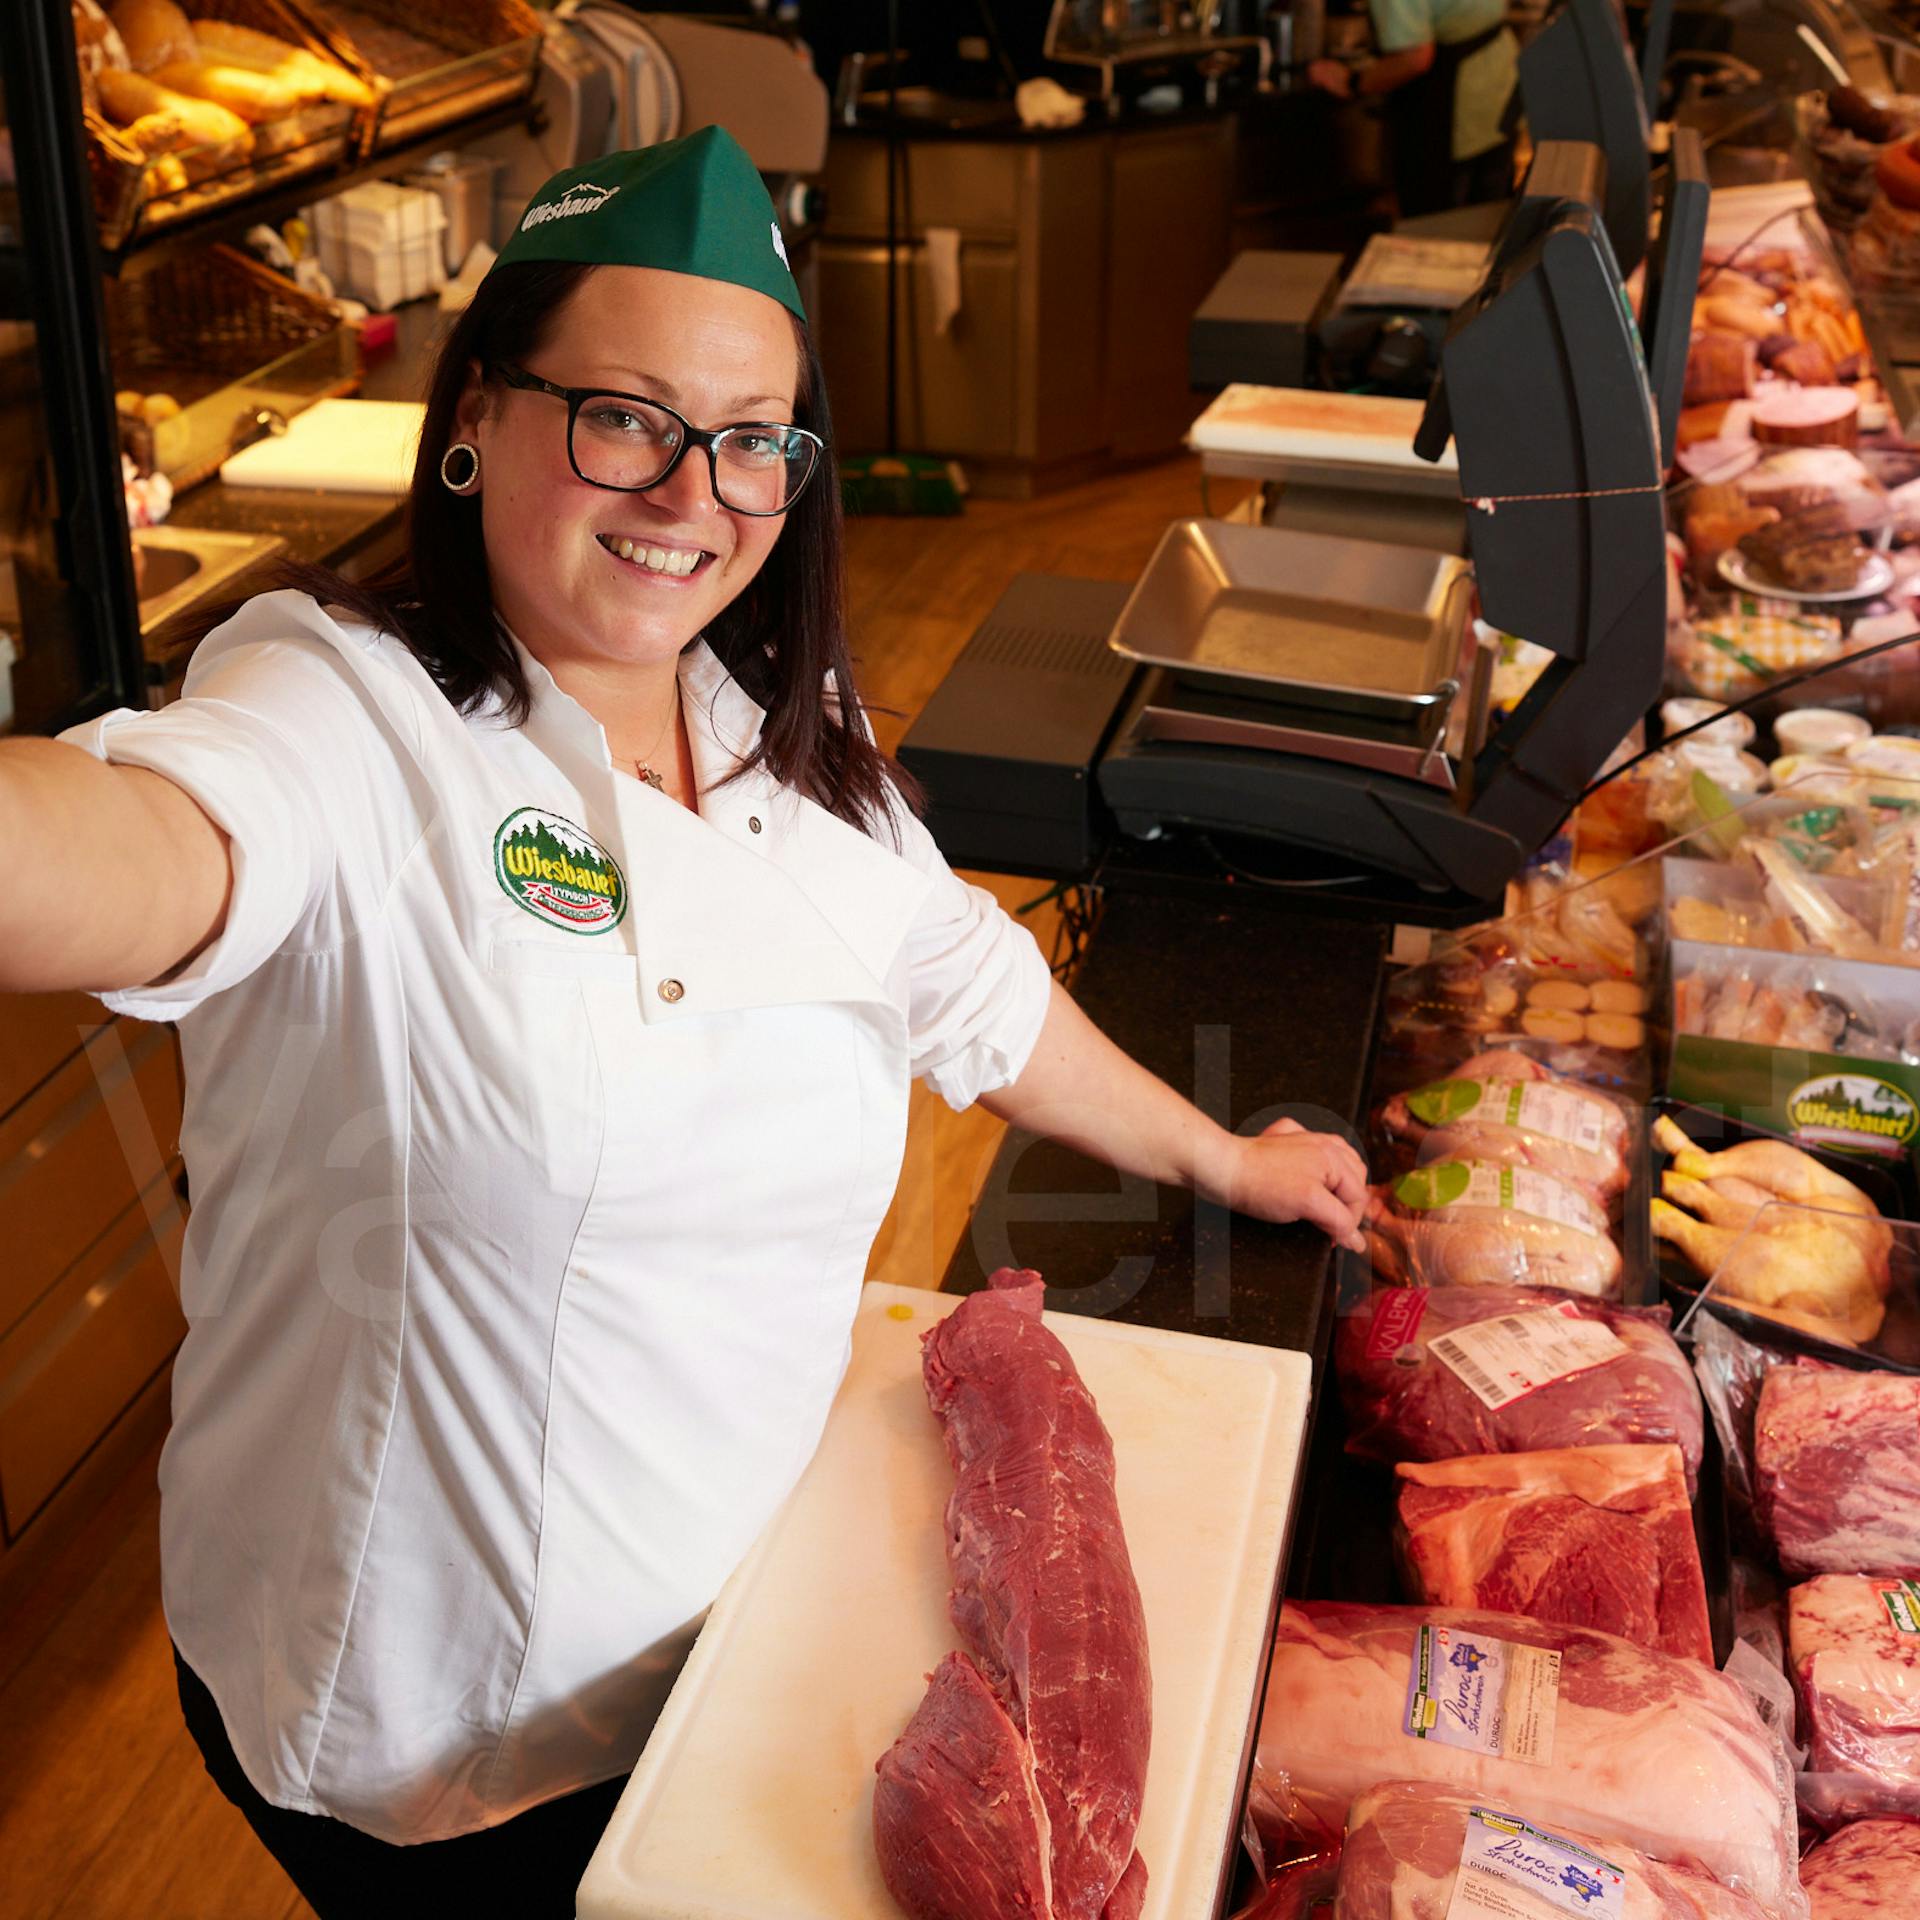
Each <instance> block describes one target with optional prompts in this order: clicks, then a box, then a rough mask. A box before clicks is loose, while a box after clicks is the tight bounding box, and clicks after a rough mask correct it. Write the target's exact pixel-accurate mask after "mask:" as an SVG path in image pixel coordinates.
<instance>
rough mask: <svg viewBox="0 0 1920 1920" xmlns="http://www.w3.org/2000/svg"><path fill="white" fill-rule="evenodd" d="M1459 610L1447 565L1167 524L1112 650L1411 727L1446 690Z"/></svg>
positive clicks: (1455, 568)
mask: <svg viewBox="0 0 1920 1920" xmlns="http://www.w3.org/2000/svg"><path fill="white" fill-rule="evenodd" d="M1471 599H1472V576H1471V573H1470V572H1469V570H1468V567H1467V564H1466V562H1465V561H1464V560H1461V559H1458V558H1456V557H1454V556H1452V555H1448V554H1439V553H1431V552H1427V551H1425V550H1423V549H1420V548H1416V547H1392V546H1385V545H1382V544H1381V543H1379V542H1376V541H1371V540H1347V539H1342V538H1339V537H1336V536H1332V535H1327V534H1307V533H1294V532H1290V531H1289V530H1287V529H1286V528H1282V527H1248V526H1241V525H1239V524H1238V523H1237V522H1233V521H1227V520H1176V521H1175V522H1174V523H1173V525H1172V526H1170V527H1169V528H1168V529H1167V531H1166V533H1165V535H1164V536H1162V538H1161V541H1160V544H1159V546H1158V547H1157V548H1156V549H1155V550H1154V555H1153V558H1152V559H1151V560H1149V561H1148V562H1147V567H1146V571H1145V572H1144V573H1143V574H1142V575H1141V576H1140V583H1139V585H1138V586H1136V587H1135V588H1134V590H1133V593H1132V594H1131V596H1130V597H1129V598H1128V600H1127V604H1126V606H1125V607H1124V608H1123V609H1122V610H1121V614H1120V619H1119V622H1118V623H1117V625H1116V626H1115V627H1114V630H1113V636H1112V645H1113V647H1114V650H1115V651H1116V652H1118V653H1122V654H1124V655H1126V656H1127V657H1128V658H1129V659H1132V660H1138V661H1140V662H1142V663H1144V664H1145V665H1148V666H1155V667H1165V668H1167V669H1168V670H1169V671H1170V672H1171V673H1173V674H1174V675H1175V677H1176V678H1177V679H1179V680H1180V681H1182V682H1184V683H1186V684H1189V685H1193V686H1196V687H1202V688H1206V689H1208V690H1209V691H1212V692H1216V693H1229V694H1240V695H1252V696H1255V697H1264V698H1267V699H1277V700H1282V701H1284V702H1285V703H1286V704H1287V705H1289V706H1294V707H1315V708H1324V709H1331V710H1333V711H1335V712H1343V713H1351V714H1356V715H1359V716H1362V717H1364V718H1369V719H1375V720H1383V721H1386V722H1388V723H1389V724H1393V725H1399V726H1406V727H1418V726H1419V725H1420V722H1421V721H1422V720H1426V721H1428V722H1429V723H1431V721H1432V719H1433V717H1434V714H1435V713H1436V711H1437V710H1441V709H1444V708H1445V707H1446V706H1447V705H1448V704H1449V703H1450V702H1451V701H1452V699H1453V697H1454V695H1455V694H1456V693H1457V692H1458V690H1459V680H1458V678H1457V675H1458V672H1459V665H1460V658H1461V650H1462V641H1463V637H1464V635H1465V632H1466V626H1467V616H1468V612H1469V609H1470V605H1471ZM1422 730H1423V731H1424V729H1422Z"/></svg>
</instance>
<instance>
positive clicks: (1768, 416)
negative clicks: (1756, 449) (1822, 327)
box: [1753, 349, 1860, 447]
mask: <svg viewBox="0 0 1920 1920" xmlns="http://www.w3.org/2000/svg"><path fill="white" fill-rule="evenodd" d="M1816 351H1817V349H1816ZM1827 365H1828V369H1829V371H1831V368H1832V362H1831V361H1829V362H1828V363H1827ZM1753 437H1754V438H1755V439H1756V440H1758V441H1759V442H1761V444H1762V445H1764V446H1770V447H1852V446H1856V445H1858V443H1859V439H1860V396H1859V395H1858V394H1857V393H1855V392H1854V390H1853V389H1852V388H1851V387H1802V386H1790V385H1786V384H1784V383H1778V382H1776V383H1770V384H1769V385H1768V386H1766V387H1764V388H1763V389H1762V390H1761V391H1760V393H1759V394H1757V395H1756V396H1755V398H1754V402H1753Z"/></svg>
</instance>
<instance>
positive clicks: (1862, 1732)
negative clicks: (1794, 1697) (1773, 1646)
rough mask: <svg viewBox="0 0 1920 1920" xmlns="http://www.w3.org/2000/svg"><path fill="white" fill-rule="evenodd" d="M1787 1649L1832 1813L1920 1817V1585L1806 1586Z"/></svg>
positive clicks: (1849, 1578)
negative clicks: (1908, 1814)
mask: <svg viewBox="0 0 1920 1920" xmlns="http://www.w3.org/2000/svg"><path fill="white" fill-rule="evenodd" d="M1787 1648H1788V1659H1789V1662H1790V1663H1791V1667H1792V1671H1793V1681H1794V1686H1795V1689H1796V1690H1797V1691H1798V1693H1799V1696H1800V1712H1801V1719H1802V1724H1803V1725H1804V1726H1805V1729H1806V1734H1807V1742H1808V1748H1809V1752H1808V1756H1807V1772H1808V1773H1809V1774H1810V1775H1811V1776H1813V1781H1814V1783H1815V1784H1814V1793H1813V1797H1814V1798H1815V1799H1817V1801H1818V1803H1819V1805H1820V1809H1821V1811H1822V1813H1823V1814H1824V1815H1825V1816H1826V1817H1828V1818H1830V1819H1831V1818H1836V1817H1837V1818H1851V1817H1854V1816H1857V1815H1859V1814H1862V1813H1867V1812H1880V1813H1886V1812H1906V1813H1912V1814H1916V1815H1920V1581H1917V1580H1913V1579H1903V1578H1901V1577H1900V1576H1898V1575H1895V1574H1869V1573H1834V1574H1823V1575H1822V1576H1821V1577H1820V1578H1819V1579H1816V1580H1808V1581H1804V1582H1802V1584H1801V1585H1799V1586H1797V1587H1795V1588H1794V1589H1793V1590H1792V1591H1791V1592H1790V1593H1789V1594H1788V1595H1787ZM1803 1797H1805V1796H1804V1789H1803ZM1916 1888H1917V1889H1920V1882H1916Z"/></svg>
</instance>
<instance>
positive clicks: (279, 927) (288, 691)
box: [59, 637, 386, 1020]
mask: <svg viewBox="0 0 1920 1920" xmlns="http://www.w3.org/2000/svg"><path fill="white" fill-rule="evenodd" d="M205 644H206V646H207V647H208V648H209V649H210V651H209V653H208V659H207V662H206V665H205V667H204V668H202V663H201V660H200V658H199V657H198V656H196V658H195V660H194V663H193V668H192V669H190V670H189V674H188V679H187V683H186V689H185V697H183V698H182V699H180V700H178V701H176V702H174V703H173V704H172V705H171V706H167V707H163V708H161V709H159V710H158V711H157V712H151V713H147V712H139V711H136V710H134V709H131V708H125V707H122V708H119V709H116V710H115V711H114V712H111V713H106V714H102V715H100V716H99V717H98V718H97V719H93V720H89V721H86V722H84V723H83V724H81V725H80V726H77V727H71V728H69V729H68V730H67V731H66V732H64V733H62V734H61V735H60V736H59V737H60V738H61V739H62V740H64V741H65V742H67V743H68V744H69V745H71V746H76V747H79V748H81V749H82V750H83V751H85V752H87V753H91V754H93V755H94V756H95V757H96V758H97V759H100V760H104V761H107V762H108V763H110V764H111V765H114V766H122V767H144V768H146V769H147V770H148V771H150V772H153V773H157V774H160V775H162V776H163V777H164V778H166V779H168V780H170V781H171V782H172V783H173V784H174V785H175V786H177V787H179V788H180V789H181V790H182V791H183V792H184V793H186V794H187V795H189V796H190V797H191V798H192V799H193V800H194V801H195V802H196V803H197V804H198V805H199V806H200V808H201V809H202V811H203V812H204V813H205V814H206V815H207V817H208V818H209V819H210V820H212V821H213V823H214V824H215V825H216V826H217V827H219V828H220V830H221V831H222V832H223V833H225V834H226V835H227V837H228V841H229V846H230V853H231V859H232V866H233V885H232V891H231V894H230V896H229V899H228V904H227V914H226V920H225V922H224V924H223V926H222V928H221V931H220V933H219V934H218V935H217V936H216V937H215V938H214V939H213V940H212V941H211V942H209V943H208V945H207V946H206V947H205V948H203V949H202V951H201V952H200V953H199V954H197V955H196V956H195V957H194V959H193V960H192V961H191V962H190V963H189V964H188V965H187V966H185V967H183V968H181V969H179V970H178V971H177V972H175V973H172V974H170V975H168V976H166V977H164V978H163V979H161V980H160V981H158V982H155V983H153V984H150V985H146V986H140V987H129V988H124V989H118V990H114V991H110V992H104V993H101V994H100V995H99V996H98V998H99V999H100V1000H101V1002H102V1003H103V1004H104V1005H105V1006H107V1007H108V1008H109V1009H111V1010H112V1011H113V1012H115V1013H124V1014H131V1015H135V1016H137V1017H139V1018H141V1019H145V1020H177V1019H180V1018H181V1017H182V1016H184V1015H185V1014H187V1013H190V1012H191V1011H192V1010H193V1009H194V1008H195V1007H197V1006H199V1005H200V1004H201V1002H202V1001H204V1000H206V999H207V998H208V997H209V996H211V995H213V994H216V993H219V992H222V991H223V990H225V989H226V988H228V987H232V986H235V985H237V984H238V983H239V982H241V981H242V980H244V979H246V978H247V977H248V975H250V974H251V973H253V972H254V971H255V969H257V968H258V967H260V966H261V965H262V964H263V963H264V962H265V961H266V960H268V959H269V958H271V957H272V955H273V954H275V953H276V952H278V951H279V950H280V949H281V948H282V947H283V946H286V945H288V944H290V943H295V944H302V945H322V944H327V943H328V942H329V941H332V940H336V939H337V938H339V937H343V933H344V928H343V925H342V923H341V920H340V916H339V913H338V911H337V908H338V904H339V902H338V889H337V888H336V887H335V885H334V882H335V878H336V872H337V867H338V848H339V846H340V844H341V841H342V838H343V836H345V837H351V836H353V835H354V834H355V832H356V828H357V827H358V826H360V825H362V824H364V822H365V821H366V819H367V816H368V811H369V807H370V803H371V802H372V801H373V800H374V797H375V790H377V789H381V788H383V787H384V786H385V784H386V783H385V782H383V781H382V780H381V779H380V777H379V772H378V769H377V766H375V765H370V761H375V762H377V760H378V758H379V757H380V756H379V755H378V754H371V755H370V753H369V745H370V742H373V741H376V740H377V738H378V733H377V729H376V727H375V725H374V723H373V719H372V716H371V715H370V714H369V713H368V712H367V710H366V708H365V706H364V705H363V704H362V702H361V701H360V700H359V699H358V698H357V697H356V693H355V691H354V687H353V681H352V676H351V675H350V674H349V673H347V672H346V671H345V669H344V668H343V666H342V664H341V662H340V661H339V659H338V657H337V656H335V655H334V654H333V652H332V649H331V648H329V647H328V646H327V645H326V644H325V643H323V642H319V641H315V640H312V639H309V638H305V637H302V638H298V639H285V640H280V639H275V640H264V641H258V642H249V643H247V644H244V645H240V646H228V647H221V646H218V645H216V644H215V643H214V642H213V641H211V640H209V642H208V643H205ZM195 669H198V671H195ZM375 857H376V858H377V855H376V856H375ZM369 864H371V862H370V863H369Z"/></svg>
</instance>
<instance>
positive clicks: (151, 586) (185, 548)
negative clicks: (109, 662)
mask: <svg viewBox="0 0 1920 1920" xmlns="http://www.w3.org/2000/svg"><path fill="white" fill-rule="evenodd" d="M133 543H134V545H135V546H136V547H137V548H139V550H140V554H141V568H140V633H141V637H142V638H145V637H146V636H147V635H149V634H151V633H153V632H154V631H155V630H156V629H157V628H159V627H161V626H163V625H164V624H165V623H166V622H167V621H168V620H170V619H171V618H172V617H173V616H174V615H175V614H176V613H178V612H180V611H181V609H182V608H184V607H188V606H191V605H192V604H193V602H194V601H196V600H198V599H200V598H202V597H203V596H204V595H207V594H211V593H219V592H220V591H221V590H222V589H224V588H226V587H228V586H230V585H231V584H232V583H233V582H234V581H235V580H237V579H238V578H239V577H240V575H241V574H243V573H245V572H246V570H247V569H248V568H249V567H251V566H254V565H256V564H257V563H259V562H260V561H263V560H273V559H277V558H278V557H279V556H280V555H281V554H282V553H284V552H285V551H286V546H287V543H286V542H285V541H284V540H282V539H281V538H280V536H279V535H278V534H275V533H220V532H217V531H215V530H214V529H213V528H211V527H139V528H136V529H135V530H134V535H133Z"/></svg>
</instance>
